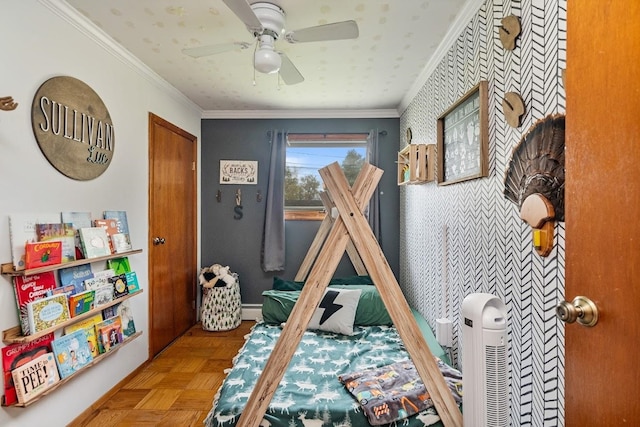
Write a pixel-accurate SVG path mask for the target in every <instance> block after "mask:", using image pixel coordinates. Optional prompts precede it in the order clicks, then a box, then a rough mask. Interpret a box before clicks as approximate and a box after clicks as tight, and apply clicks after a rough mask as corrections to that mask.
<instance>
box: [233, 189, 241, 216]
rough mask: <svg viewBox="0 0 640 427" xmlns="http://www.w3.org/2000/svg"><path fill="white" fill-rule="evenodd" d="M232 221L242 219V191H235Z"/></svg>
mask: <svg viewBox="0 0 640 427" xmlns="http://www.w3.org/2000/svg"><path fill="white" fill-rule="evenodd" d="M233 212H234V215H233V219H242V191H241V190H240V189H239V188H238V189H237V190H236V206H235V207H234V208H233Z"/></svg>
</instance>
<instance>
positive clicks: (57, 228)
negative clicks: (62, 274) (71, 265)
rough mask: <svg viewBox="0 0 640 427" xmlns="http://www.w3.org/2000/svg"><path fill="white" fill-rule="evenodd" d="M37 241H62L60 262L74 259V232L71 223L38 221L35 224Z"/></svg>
mask: <svg viewBox="0 0 640 427" xmlns="http://www.w3.org/2000/svg"><path fill="white" fill-rule="evenodd" d="M36 234H37V236H38V242H49V241H52V240H55V241H60V242H62V262H71V261H75V260H76V246H75V237H74V235H75V233H74V230H73V224H71V223H38V224H36Z"/></svg>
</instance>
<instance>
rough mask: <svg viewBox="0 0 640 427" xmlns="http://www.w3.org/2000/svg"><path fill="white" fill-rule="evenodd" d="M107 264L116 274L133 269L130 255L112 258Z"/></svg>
mask: <svg viewBox="0 0 640 427" xmlns="http://www.w3.org/2000/svg"><path fill="white" fill-rule="evenodd" d="M107 266H109V268H110V269H112V270H113V273H114V274H122V273H127V272H129V271H131V264H130V263H129V258H128V257H126V256H125V257H122V258H112V259H110V260H108V261H107Z"/></svg>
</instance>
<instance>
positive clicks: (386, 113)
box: [202, 109, 400, 119]
mask: <svg viewBox="0 0 640 427" xmlns="http://www.w3.org/2000/svg"><path fill="white" fill-rule="evenodd" d="M398 117H400V115H399V114H398V110H394V109H387V110H205V111H203V112H202V118H203V119H387V118H398Z"/></svg>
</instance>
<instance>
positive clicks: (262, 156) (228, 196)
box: [199, 118, 400, 304]
mask: <svg viewBox="0 0 640 427" xmlns="http://www.w3.org/2000/svg"><path fill="white" fill-rule="evenodd" d="M272 129H279V130H287V131H289V132H299V133H303V132H308V133H363V132H364V133H368V132H369V131H370V130H372V129H377V130H378V131H379V132H383V131H384V132H386V134H385V133H384V132H383V134H380V136H379V147H378V150H379V159H380V164H379V165H378V166H379V167H380V168H381V169H383V170H384V174H383V176H382V179H381V181H380V184H379V188H378V190H379V192H380V205H381V215H380V216H381V229H382V231H381V233H382V236H381V246H382V250H383V252H384V254H385V257H386V258H387V262H388V263H389V265H390V266H391V269H392V270H393V272H394V274H395V275H396V277H398V274H399V273H398V272H399V256H400V255H399V246H398V245H399V234H398V224H399V223H400V218H399V215H400V214H399V193H400V192H399V189H398V186H397V182H396V171H397V169H396V160H397V152H398V145H399V140H400V139H399V119H397V118H382V119H377V118H373V119H372V118H364V119H264V120H262V119H203V120H202V139H201V147H202V148H201V164H200V165H199V169H200V174H201V186H202V190H201V191H202V197H201V199H202V202H201V203H202V206H201V220H202V235H201V242H202V244H201V245H202V247H201V251H202V257H201V258H202V266H201V267H206V266H210V265H211V264H214V263H217V264H222V265H229V266H230V267H231V270H232V271H234V272H237V273H238V275H239V278H240V289H241V294H242V302H243V304H261V303H262V291H264V290H267V289H271V286H272V283H273V277H274V276H278V277H282V278H284V279H287V280H293V278H294V277H295V275H296V273H297V271H298V268H299V267H300V264H301V263H302V260H303V259H304V256H305V255H306V253H307V251H308V249H309V246H310V245H311V242H312V240H313V238H314V237H315V235H316V233H317V231H318V227H319V226H320V221H287V222H286V225H285V248H286V255H285V256H286V258H285V263H286V268H285V270H284V271H281V272H275V273H274V272H270V273H265V272H263V271H262V269H261V267H260V249H261V244H262V229H263V224H264V210H265V196H266V191H267V176H268V167H269V155H270V146H269V138H268V136H267V132H268V131H269V130H272ZM220 160H256V161H258V183H257V185H229V184H227V185H224V184H219V176H220ZM336 160H337V161H339V159H336ZM237 189H240V190H241V194H242V207H243V208H242V218H241V219H235V218H234V215H235V212H234V207H235V206H236V199H235V193H236V190H237ZM218 191H221V192H222V200H221V202H217V201H216V194H217V192H218ZM258 191H260V192H261V194H262V201H261V202H259V201H257V192H258ZM352 274H355V271H354V270H353V267H352V266H351V263H350V262H349V259H348V258H347V257H346V256H344V257H343V259H342V261H341V263H340V265H339V266H338V270H337V272H336V275H337V276H346V275H352Z"/></svg>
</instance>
